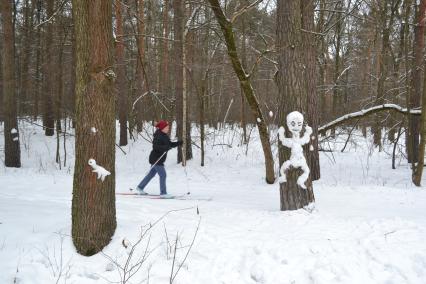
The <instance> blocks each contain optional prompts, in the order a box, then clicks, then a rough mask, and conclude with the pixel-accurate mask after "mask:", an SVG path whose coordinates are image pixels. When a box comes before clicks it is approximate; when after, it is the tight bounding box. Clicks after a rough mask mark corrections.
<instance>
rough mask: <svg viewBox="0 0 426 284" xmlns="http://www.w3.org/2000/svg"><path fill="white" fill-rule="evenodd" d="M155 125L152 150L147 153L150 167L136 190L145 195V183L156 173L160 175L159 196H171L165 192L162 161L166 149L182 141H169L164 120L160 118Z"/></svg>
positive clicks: (164, 172)
mask: <svg viewBox="0 0 426 284" xmlns="http://www.w3.org/2000/svg"><path fill="white" fill-rule="evenodd" d="M155 127H156V128H157V130H156V131H155V133H154V140H153V141H152V151H151V153H150V154H149V163H150V164H151V169H150V170H149V172H148V174H147V175H146V176H145V177H144V179H143V180H142V181H141V182H140V183H139V185H138V186H137V188H136V189H137V191H138V193H139V194H141V195H146V194H147V193H146V192H145V191H144V189H145V187H146V185H147V184H148V183H149V182H150V180H151V179H152V178H153V177H154V176H155V174H157V173H158V175H159V177H160V196H161V197H162V198H171V197H172V196H171V195H169V194H167V189H166V169H165V168H164V162H165V161H166V158H167V151H169V150H170V149H171V148H175V147H177V146H180V145H182V141H178V142H171V141H170V138H169V135H168V132H169V128H170V127H169V124H168V122H167V121H165V120H160V121H159V122H158V123H157V124H156V125H155Z"/></svg>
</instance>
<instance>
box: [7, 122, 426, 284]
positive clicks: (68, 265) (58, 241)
mask: <svg viewBox="0 0 426 284" xmlns="http://www.w3.org/2000/svg"><path fill="white" fill-rule="evenodd" d="M0 127H2V126H0ZM1 130H2V129H0V131H1ZM20 130H21V134H22V135H24V137H30V139H31V146H30V147H24V146H22V148H21V150H22V159H23V161H22V162H23V165H24V167H23V168H21V169H15V168H5V167H4V166H0V188H1V190H0V271H1V273H0V283H14V281H15V282H16V283H21V284H25V283H31V284H39V283H40V284H45V283H56V281H57V280H59V281H58V283H65V282H66V283H79V284H80V283H81V284H91V283H109V282H108V281H120V276H119V271H120V270H119V269H118V268H117V266H116V263H115V261H117V262H119V263H120V264H122V265H124V263H125V261H126V260H127V258H128V257H129V251H128V249H126V248H125V247H124V246H123V240H126V241H125V242H124V243H126V244H127V245H128V248H131V247H132V245H133V246H135V244H136V243H137V240H138V239H139V236H140V233H141V230H143V229H146V228H147V227H143V226H144V225H147V224H150V223H151V224H154V222H156V221H157V220H159V219H160V218H162V217H163V218H162V219H161V220H160V221H159V222H158V223H157V224H156V225H155V226H154V227H152V229H151V230H150V245H149V247H150V249H151V250H152V252H151V254H150V255H149V257H148V258H147V260H146V262H145V263H144V264H143V265H142V267H141V269H140V270H139V271H138V273H137V274H136V275H135V276H134V277H133V278H131V280H130V281H129V282H128V283H140V282H142V280H146V279H147V278H148V276H149V280H150V281H149V283H156V284H157V283H159V284H162V283H169V275H170V272H171V267H172V263H173V257H172V256H173V247H174V246H173V244H174V240H175V238H176V234H178V236H179V242H180V244H181V247H182V248H180V249H178V251H177V263H178V264H180V263H181V262H182V261H183V259H184V257H185V254H186V251H187V249H188V246H189V245H190V244H191V242H192V240H193V239H194V235H195V234H196V232H197V226H198V222H200V225H199V229H198V232H197V234H196V237H195V241H194V244H193V247H192V248H191V250H190V252H189V254H188V257H187V259H186V261H185V262H184V264H183V266H182V268H181V269H180V271H179V273H178V275H177V276H176V279H175V281H174V282H173V283H177V284H183V283H185V284H186V283H197V284H198V283H205V284H210V283H229V284H234V283H235V284H239V283H267V284H277V283H278V284H281V283H283V284H284V283H327V284H329V283H398V284H399V283H415V284H417V283H419V284H420V283H424V279H425V276H426V243H425V241H424V240H425V238H426V218H425V217H426V213H425V209H424V204H425V203H426V192H425V190H424V189H423V188H416V187H414V186H412V185H411V181H410V177H411V171H410V168H409V166H408V165H407V164H406V162H405V161H404V159H398V160H397V169H396V170H392V169H391V159H390V157H389V156H388V155H387V154H386V152H387V151H388V150H389V149H390V145H388V146H389V148H386V146H385V149H384V151H383V152H381V153H379V152H377V150H374V151H373V150H372V148H371V143H372V142H371V139H364V138H362V136H361V135H360V133H357V134H356V136H355V137H357V138H356V140H355V141H354V142H350V143H348V145H347V147H346V150H345V152H344V153H341V152H340V149H341V148H342V147H343V144H344V142H345V140H346V137H345V136H340V138H339V140H337V141H334V140H332V141H331V142H330V143H327V144H326V145H327V147H328V146H330V147H332V149H333V150H335V152H333V153H329V152H321V153H320V155H321V160H320V162H321V177H322V178H321V180H320V181H316V182H314V193H315V199H316V204H315V209H313V211H312V212H309V211H307V210H298V211H287V212H281V211H279V208H280V206H279V191H278V188H279V186H278V183H276V184H274V185H267V184H266V183H265V181H264V166H263V155H262V152H261V146H260V145H261V144H260V140H259V138H258V135H257V132H256V131H253V135H252V137H251V139H250V144H249V146H248V149H246V146H247V145H244V146H241V147H239V146H238V141H237V140H238V139H233V136H234V135H235V131H236V130H235V129H231V128H229V129H226V130H222V131H221V132H218V131H217V130H214V129H211V130H209V133H210V131H211V133H215V135H216V138H215V139H216V140H220V141H223V142H226V143H231V144H232V148H229V147H226V146H213V145H215V144H214V143H213V142H212V140H213V137H212V135H210V136H209V137H210V138H209V139H210V140H209V141H208V144H207V147H206V151H207V152H206V155H207V156H206V166H205V167H200V166H199V161H200V153H199V151H198V149H197V148H193V150H194V154H195V158H194V160H192V161H188V166H187V168H186V169H185V170H184V169H183V168H182V166H181V165H178V164H176V162H175V155H174V154H175V153H176V152H172V153H170V155H169V157H168V159H167V161H166V168H167V174H168V192H169V193H172V194H182V193H185V192H187V191H191V196H192V198H193V200H152V199H144V198H140V197H132V196H120V195H117V197H116V198H117V200H116V205H117V229H116V232H115V234H114V236H113V238H112V241H111V243H110V244H109V245H108V246H107V247H106V248H105V249H104V251H103V253H104V254H97V255H95V256H92V257H83V256H80V255H78V254H77V253H76V252H75V249H74V247H73V245H72V241H71V239H70V237H69V235H70V234H71V214H70V213H71V199H72V177H73V176H72V173H73V171H72V166H70V165H73V159H74V150H73V148H72V147H73V144H72V143H73V142H72V139H67V141H66V142H67V149H68V151H67V152H68V154H67V155H68V156H67V157H68V161H67V165H66V166H65V167H62V170H59V167H58V166H57V165H56V163H55V162H54V161H55V154H56V151H55V149H56V137H46V136H44V135H43V131H42V130H40V129H38V128H36V127H35V126H31V125H29V124H21V125H20ZM193 134H194V137H196V136H197V135H199V133H198V132H197V131H196V130H194V133H193ZM25 141H29V138H28V139H27V140H25ZM2 143H4V142H3V140H1V139H0V148H3V144H2ZM275 147H276V144H275ZM123 149H124V150H125V151H126V152H127V155H124V154H123V153H122V152H121V151H116V154H117V165H116V178H117V180H116V184H117V191H120V192H125V191H126V190H127V189H128V188H129V187H131V186H134V185H135V184H137V183H138V182H139V181H140V180H141V179H142V178H143V176H142V175H143V173H144V172H146V171H147V170H148V168H149V164H148V162H144V160H145V159H147V157H148V154H149V151H150V149H151V147H150V145H149V144H148V143H147V142H145V141H144V140H143V139H140V140H138V141H130V144H129V145H128V146H126V147H123ZM327 149H328V148H327ZM246 150H247V154H246ZM172 151H173V150H172ZM174 151H175V150H174ZM3 155H4V154H3V153H1V154H0V158H2V159H3V158H4V156H3ZM61 155H62V157H61V160H63V158H64V157H63V152H62V151H61ZM276 156H277V155H276V148H274V157H276ZM276 166H278V164H276ZM146 190H147V192H150V193H158V192H159V185H158V178H155V179H154V180H153V181H152V182H151V183H150V184H149V185H148V187H147V188H146ZM205 197H211V198H212V200H211V201H205V200H197V198H199V199H202V198H205ZM197 208H198V211H199V214H197ZM170 210H179V211H174V212H170V213H168V214H167V215H165V214H166V213H167V212H169V211H170ZM164 215H165V216H164ZM166 232H167V237H166ZM147 243H148V242H147V239H145V240H144V241H143V242H141V243H140V244H139V246H138V247H137V249H135V257H137V256H140V255H141V254H142V253H143V251H144V248H145V247H146V245H147ZM132 263H135V259H134V260H133V262H132ZM175 268H176V267H175Z"/></svg>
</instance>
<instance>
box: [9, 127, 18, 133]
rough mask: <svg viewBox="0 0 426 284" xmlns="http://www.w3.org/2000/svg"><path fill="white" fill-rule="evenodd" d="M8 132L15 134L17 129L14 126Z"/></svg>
mask: <svg viewBox="0 0 426 284" xmlns="http://www.w3.org/2000/svg"><path fill="white" fill-rule="evenodd" d="M10 133H11V134H16V133H18V130H16V129H15V128H12V129H11V130H10Z"/></svg>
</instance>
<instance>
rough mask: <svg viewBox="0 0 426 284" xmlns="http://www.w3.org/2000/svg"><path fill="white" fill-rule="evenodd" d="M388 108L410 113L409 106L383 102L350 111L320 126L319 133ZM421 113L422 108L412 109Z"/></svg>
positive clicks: (413, 111) (411, 112) (414, 113)
mask: <svg viewBox="0 0 426 284" xmlns="http://www.w3.org/2000/svg"><path fill="white" fill-rule="evenodd" d="M386 110H393V111H397V112H399V113H402V114H404V115H407V114H408V110H407V108H403V107H401V106H399V105H396V104H383V105H378V106H373V107H371V108H368V109H363V110H360V111H357V112H353V113H349V114H346V115H344V116H341V117H339V118H337V119H335V120H333V121H331V122H329V123H327V124H325V125H323V126H321V127H319V128H318V133H320V134H324V133H325V132H326V131H327V130H329V129H331V128H333V127H336V126H338V125H341V124H343V123H346V122H348V121H351V120H353V119H356V118H360V117H364V116H367V115H370V114H373V113H377V112H381V111H386ZM421 113H422V110H421V109H412V110H410V114H412V115H420V114H421Z"/></svg>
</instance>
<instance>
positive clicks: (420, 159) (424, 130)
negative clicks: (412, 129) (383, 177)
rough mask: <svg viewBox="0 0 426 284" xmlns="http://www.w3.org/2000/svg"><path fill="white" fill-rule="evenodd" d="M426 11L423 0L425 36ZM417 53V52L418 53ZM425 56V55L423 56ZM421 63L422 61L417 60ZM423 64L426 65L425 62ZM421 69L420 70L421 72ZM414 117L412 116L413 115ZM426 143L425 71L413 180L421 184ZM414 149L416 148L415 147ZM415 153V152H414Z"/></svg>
mask: <svg viewBox="0 0 426 284" xmlns="http://www.w3.org/2000/svg"><path fill="white" fill-rule="evenodd" d="M425 11H426V0H422V1H421V2H420V9H419V12H420V14H419V18H418V19H419V21H418V26H419V28H420V31H419V32H421V33H422V35H423V38H424V33H423V32H424V27H425V21H426V18H425V16H426V15H425ZM423 38H422V42H421V43H422V46H421V47H423V46H424V41H423ZM418 52H419V53H420V54H423V48H422V49H419V50H418ZM416 55H417V54H416ZM422 57H423V56H422ZM417 63H420V62H417ZM423 66H426V65H425V64H423ZM420 72H421V71H419V73H420ZM411 117H412V116H411ZM425 145H426V72H424V75H423V97H422V115H421V118H420V145H419V147H418V148H419V149H418V154H417V153H416V154H417V157H416V156H415V155H413V158H417V165H416V164H414V163H413V182H414V184H415V185H417V186H420V185H421V181H422V175H423V167H424V159H425V158H424V156H425ZM413 149H414V148H413ZM413 154H414V153H413Z"/></svg>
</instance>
